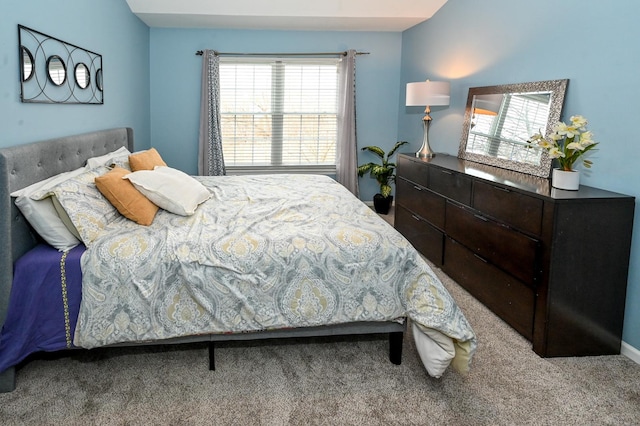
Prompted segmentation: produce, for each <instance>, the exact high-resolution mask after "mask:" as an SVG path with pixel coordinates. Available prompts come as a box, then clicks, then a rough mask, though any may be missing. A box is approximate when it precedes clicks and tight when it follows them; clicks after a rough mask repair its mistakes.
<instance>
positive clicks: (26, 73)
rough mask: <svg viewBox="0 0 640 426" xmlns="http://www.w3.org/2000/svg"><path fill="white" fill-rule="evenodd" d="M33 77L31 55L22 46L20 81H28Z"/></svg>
mask: <svg viewBox="0 0 640 426" xmlns="http://www.w3.org/2000/svg"><path fill="white" fill-rule="evenodd" d="M31 77H33V55H31V52H30V51H29V49H27V48H26V47H24V46H22V81H29V79H30V78H31Z"/></svg>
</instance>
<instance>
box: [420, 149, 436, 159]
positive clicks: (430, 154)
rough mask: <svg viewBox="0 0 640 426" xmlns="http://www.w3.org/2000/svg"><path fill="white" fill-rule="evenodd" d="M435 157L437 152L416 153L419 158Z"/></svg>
mask: <svg viewBox="0 0 640 426" xmlns="http://www.w3.org/2000/svg"><path fill="white" fill-rule="evenodd" d="M435 156H436V153H435V152H422V150H420V151H418V152H416V157H418V158H433V157H435Z"/></svg>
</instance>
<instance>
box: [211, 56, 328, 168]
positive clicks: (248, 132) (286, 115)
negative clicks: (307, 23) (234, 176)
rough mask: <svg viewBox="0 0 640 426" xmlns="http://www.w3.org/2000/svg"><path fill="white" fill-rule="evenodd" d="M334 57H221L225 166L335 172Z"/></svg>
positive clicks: (221, 116)
mask: <svg viewBox="0 0 640 426" xmlns="http://www.w3.org/2000/svg"><path fill="white" fill-rule="evenodd" d="M338 61H339V59H338V58H313V59H310V58H237V57H227V58H221V59H220V118H221V133H222V149H223V152H224V159H225V164H226V167H227V170H228V171H230V172H232V173H234V172H236V173H239V172H241V173H252V172H253V173H263V172H277V171H281V172H309V173H326V174H329V173H335V164H336V138H337V127H338V114H337V112H338V103H337V93H338V74H337V72H338Z"/></svg>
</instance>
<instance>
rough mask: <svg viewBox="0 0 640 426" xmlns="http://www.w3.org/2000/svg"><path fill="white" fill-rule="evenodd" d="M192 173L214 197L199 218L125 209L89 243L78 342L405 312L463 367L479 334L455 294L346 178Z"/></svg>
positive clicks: (375, 318) (296, 324)
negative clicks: (139, 215) (145, 216)
mask: <svg viewBox="0 0 640 426" xmlns="http://www.w3.org/2000/svg"><path fill="white" fill-rule="evenodd" d="M197 179H198V180H199V181H200V182H201V183H202V184H203V185H205V186H206V187H207V188H208V189H209V190H210V191H211V193H212V194H213V195H212V197H211V198H210V199H209V200H208V201H206V202H204V203H203V204H201V205H200V206H199V207H198V209H197V210H196V213H195V214H194V215H192V216H179V215H175V214H172V213H168V212H166V211H164V210H160V211H159V212H158V213H157V215H156V217H155V219H154V221H153V223H152V224H151V225H150V226H148V227H145V226H139V225H136V224H135V223H133V222H130V221H128V220H127V219H124V218H120V219H118V220H116V221H115V222H112V223H111V224H109V225H108V226H107V228H106V229H105V230H104V231H103V232H102V233H101V234H100V235H99V236H98V237H97V238H96V239H95V241H94V242H93V243H92V244H91V245H89V247H87V251H86V252H85V254H84V255H83V257H82V272H83V290H82V291H83V296H82V303H81V307H80V314H79V317H78V324H77V327H76V331H75V340H74V343H75V345H76V346H80V347H86V348H92V347H98V346H104V345H110V344H116V343H123V342H140V341H154V340H159V339H166V338H172V337H179V336H188V335H199V334H210V333H241V332H252V331H263V330H270V329H282V328H291V327H309V326H319V325H328V324H338V323H346V322H355V321H389V320H397V321H402V319H403V318H404V317H409V318H411V320H412V322H413V323H414V324H415V325H417V326H418V329H419V330H422V331H424V332H425V333H426V334H425V336H427V337H429V338H430V340H431V341H435V342H438V341H439V340H448V341H449V342H451V343H452V347H454V348H455V354H452V357H454V359H453V363H454V366H456V368H458V369H459V370H463V371H464V370H466V369H467V368H468V366H469V363H470V361H471V357H472V355H473V352H474V351H475V347H476V338H475V335H474V332H473V330H472V329H471V327H470V325H469V324H468V322H467V320H466V319H465V317H464V315H463V313H462V312H461V310H460V309H459V307H458V306H457V305H456V303H455V301H454V300H453V299H452V297H451V296H450V295H449V293H448V292H447V291H446V289H445V288H444V287H443V286H442V284H441V283H440V281H439V280H438V278H437V277H436V276H435V275H434V273H433V272H432V271H431V269H430V268H429V266H428V265H427V264H426V262H425V261H424V260H423V259H422V258H421V257H420V255H419V254H418V253H417V251H416V250H415V249H414V248H413V247H412V246H411V245H410V244H409V243H408V242H407V240H406V239H405V238H404V237H403V236H402V235H400V234H399V233H398V232H397V231H396V230H395V229H394V228H393V227H392V226H390V225H389V224H387V223H386V222H385V221H384V220H382V219H381V218H380V217H378V216H377V215H376V214H375V213H374V212H373V211H372V210H371V209H370V208H368V207H367V206H366V205H364V204H363V203H362V202H361V201H359V200H358V199H356V197H354V196H353V195H352V194H351V193H350V192H348V191H347V190H346V189H345V188H344V187H343V186H342V185H340V184H338V183H336V182H335V181H333V180H332V179H330V178H328V177H325V176H314V175H269V176H220V177H197ZM434 336H435V338H434ZM422 337H424V336H422ZM447 362H448V361H447Z"/></svg>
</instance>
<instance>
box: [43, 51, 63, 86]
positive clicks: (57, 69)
mask: <svg viewBox="0 0 640 426" xmlns="http://www.w3.org/2000/svg"><path fill="white" fill-rule="evenodd" d="M47 73H48V75H49V80H51V82H52V83H53V84H55V85H56V86H62V85H63V84H64V82H65V80H66V79H67V67H66V66H65V65H64V62H63V61H62V58H61V57H60V56H58V55H53V56H49V59H47Z"/></svg>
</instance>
